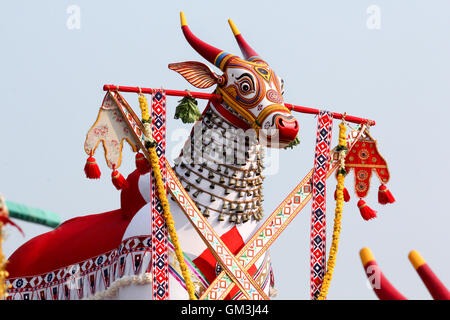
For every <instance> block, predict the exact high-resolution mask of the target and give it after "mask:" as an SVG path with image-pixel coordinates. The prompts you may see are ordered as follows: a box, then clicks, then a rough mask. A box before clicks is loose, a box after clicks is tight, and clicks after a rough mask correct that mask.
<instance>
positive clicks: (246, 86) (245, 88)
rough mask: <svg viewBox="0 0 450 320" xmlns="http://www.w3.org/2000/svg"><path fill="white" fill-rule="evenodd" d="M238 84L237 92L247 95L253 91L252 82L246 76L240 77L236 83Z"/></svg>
mask: <svg viewBox="0 0 450 320" xmlns="http://www.w3.org/2000/svg"><path fill="white" fill-rule="evenodd" d="M238 86H239V92H240V93H241V94H243V95H248V94H250V93H252V92H254V91H255V90H254V88H253V83H252V82H251V80H250V79H249V78H248V77H245V78H243V79H241V81H239V83H238Z"/></svg>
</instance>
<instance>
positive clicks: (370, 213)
mask: <svg viewBox="0 0 450 320" xmlns="http://www.w3.org/2000/svg"><path fill="white" fill-rule="evenodd" d="M358 208H359V211H360V212H361V217H363V219H364V220H366V221H367V220H370V219H373V218H376V217H377V212H376V211H375V210H373V209H372V208H370V207H369V206H368V205H367V204H366V202H365V201H364V200H363V199H360V200H359V201H358Z"/></svg>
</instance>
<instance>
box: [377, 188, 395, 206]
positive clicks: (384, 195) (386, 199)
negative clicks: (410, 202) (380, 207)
mask: <svg viewBox="0 0 450 320" xmlns="http://www.w3.org/2000/svg"><path fill="white" fill-rule="evenodd" d="M378 202H379V203H381V204H388V203H394V202H395V198H394V196H393V195H392V193H391V192H390V191H389V189H388V188H387V187H386V186H385V185H384V184H382V185H381V186H380V188H379V189H378Z"/></svg>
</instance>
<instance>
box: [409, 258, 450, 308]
mask: <svg viewBox="0 0 450 320" xmlns="http://www.w3.org/2000/svg"><path fill="white" fill-rule="evenodd" d="M408 258H409V261H411V264H412V265H413V267H414V269H416V271H417V273H418V274H419V276H420V278H421V279H422V281H423V283H424V284H425V286H426V287H427V289H428V291H429V292H430V294H431V296H432V297H433V299H435V300H450V291H448V290H447V288H446V287H445V286H444V284H443V283H442V282H441V280H439V278H438V277H437V276H436V275H435V274H434V272H433V270H431V268H430V267H429V266H428V264H427V263H426V262H425V260H424V259H423V258H422V256H421V255H420V253H419V252H417V251H416V250H412V251H411V252H410V253H409V255H408Z"/></svg>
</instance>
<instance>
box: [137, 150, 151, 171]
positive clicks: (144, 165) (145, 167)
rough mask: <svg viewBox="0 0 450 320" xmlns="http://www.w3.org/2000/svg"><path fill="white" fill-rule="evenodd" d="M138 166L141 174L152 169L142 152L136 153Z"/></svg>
mask: <svg viewBox="0 0 450 320" xmlns="http://www.w3.org/2000/svg"><path fill="white" fill-rule="evenodd" d="M136 168H137V169H138V171H139V173H140V174H146V173H147V172H149V171H150V164H149V163H148V161H147V159H146V158H145V156H144V155H143V154H142V153H141V152H138V153H136Z"/></svg>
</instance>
